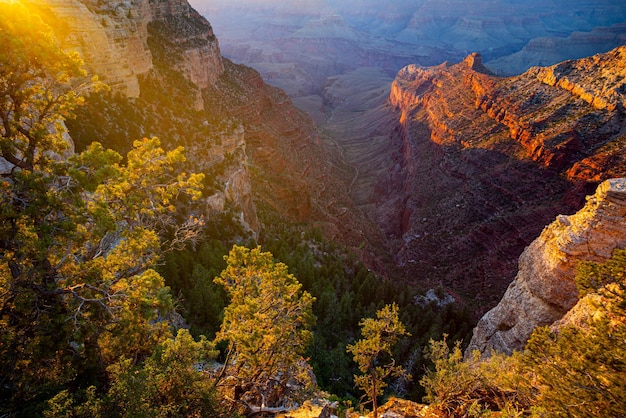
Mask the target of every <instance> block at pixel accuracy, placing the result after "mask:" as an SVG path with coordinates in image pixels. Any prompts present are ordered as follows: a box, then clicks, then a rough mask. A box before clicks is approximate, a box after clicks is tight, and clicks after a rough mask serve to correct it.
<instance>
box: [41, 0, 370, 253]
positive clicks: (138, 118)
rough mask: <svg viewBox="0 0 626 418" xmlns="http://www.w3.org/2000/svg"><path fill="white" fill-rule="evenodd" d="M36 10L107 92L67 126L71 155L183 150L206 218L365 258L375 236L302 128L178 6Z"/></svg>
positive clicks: (331, 160) (302, 118)
mask: <svg viewBox="0 0 626 418" xmlns="http://www.w3.org/2000/svg"><path fill="white" fill-rule="evenodd" d="M33 1H37V2H39V3H38V4H39V5H41V6H40V7H46V8H47V9H48V11H49V12H50V16H54V18H55V19H57V20H58V21H60V22H61V23H62V24H60V25H55V27H57V28H60V27H63V28H64V29H63V31H59V36H60V37H64V39H66V40H67V45H68V47H69V48H73V49H77V50H78V51H79V52H80V53H81V54H82V56H83V58H84V59H85V62H86V64H87V66H88V68H89V69H90V70H91V71H92V72H94V73H96V74H98V75H99V76H100V78H101V79H103V80H104V81H105V82H106V83H108V84H111V85H112V87H113V93H111V94H108V93H101V94H95V95H92V96H91V97H89V99H88V100H87V104H86V106H85V107H84V108H81V109H79V110H78V112H79V117H78V118H77V121H79V122H74V121H69V122H70V123H69V130H70V133H71V135H72V137H73V138H74V139H75V141H76V143H77V148H78V149H80V148H81V147H84V146H85V145H86V144H87V143H89V142H91V141H94V140H97V141H100V142H102V143H103V144H104V145H106V146H109V147H113V148H115V149H118V150H120V151H126V150H127V149H128V147H129V144H130V143H131V142H132V140H133V139H135V138H136V137H141V136H158V137H159V138H161V140H162V141H163V143H164V144H165V145H166V146H173V145H183V146H185V148H186V150H187V155H188V159H189V165H190V169H193V170H195V171H200V172H204V173H206V175H207V180H208V181H207V183H208V184H207V192H208V199H207V206H208V208H209V209H210V210H211V211H217V212H224V213H232V210H233V209H234V216H235V218H238V219H240V220H241V221H242V222H241V223H242V224H243V226H244V227H246V228H248V229H249V230H250V231H251V232H252V234H253V235H254V236H257V237H258V235H259V233H260V232H261V229H262V225H261V223H260V221H259V219H258V217H257V207H258V206H259V205H261V206H263V207H264V208H266V209H270V210H271V211H274V212H276V213H278V214H279V215H280V216H281V217H283V218H284V219H289V220H292V221H294V222H307V223H309V224H313V225H317V226H319V227H320V228H321V229H322V230H323V231H324V232H326V234H327V236H328V237H330V238H337V239H339V240H341V241H342V242H344V243H347V244H348V245H350V246H353V247H355V248H356V250H357V251H359V252H362V253H364V254H368V251H367V249H368V248H370V246H369V244H368V241H369V240H370V237H371V236H377V229H376V228H375V227H373V226H372V225H370V223H369V221H368V220H367V219H366V217H364V216H361V215H360V214H359V212H358V210H356V209H354V206H353V205H352V202H351V201H350V198H349V196H348V193H347V191H346V189H347V186H346V184H345V183H344V180H343V179H344V178H347V177H348V176H347V175H345V171H347V170H348V169H347V168H346V167H345V165H344V164H343V163H342V162H341V161H339V160H338V159H337V158H335V157H334V156H333V155H330V154H329V153H328V152H326V151H324V150H323V149H322V147H321V145H320V144H319V134H318V132H317V130H316V129H315V127H314V125H313V123H312V121H311V119H310V118H309V117H308V116H307V115H306V114H304V113H303V112H301V111H299V110H297V109H296V108H295V107H294V106H293V104H292V102H291V100H290V99H289V98H288V97H287V96H286V95H285V94H284V93H283V92H281V91H279V90H278V89H276V88H273V87H270V86H268V85H266V84H265V83H264V81H263V80H262V78H261V77H260V75H259V73H258V72H256V71H254V70H252V69H251V68H247V67H244V66H239V65H235V64H233V63H232V62H230V61H228V60H224V59H222V57H221V56H220V51H219V46H218V42H217V39H216V38H215V36H214V34H213V31H212V29H211V25H210V24H209V23H208V22H207V20H206V19H205V18H203V17H202V16H200V15H199V14H198V13H197V12H196V11H195V10H194V9H193V8H191V7H190V6H189V4H188V3H187V2H186V1H185V0H163V1H151V0H133V1H128V2H123V3H118V2H111V1H95V0H52V1H51V2H49V3H45V2H44V1H43V0H41V1H40V0H33ZM120 67H121V68H120ZM117 93H122V94H121V95H117ZM229 211H230V212H229ZM364 258H365V259H368V256H367V255H366V256H364ZM369 259H371V260H372V263H374V262H375V261H374V260H373V257H369Z"/></svg>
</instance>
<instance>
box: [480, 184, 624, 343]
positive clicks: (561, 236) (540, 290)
mask: <svg viewBox="0 0 626 418" xmlns="http://www.w3.org/2000/svg"><path fill="white" fill-rule="evenodd" d="M625 246H626V178H620V179H611V180H607V181H605V182H603V183H602V184H600V186H599V187H598V189H597V191H596V193H595V194H594V195H592V196H590V197H589V198H588V200H587V204H586V205H585V207H584V208H583V209H581V210H580V211H578V212H577V213H576V214H574V215H571V216H565V215H560V216H558V217H557V219H556V221H554V222H553V223H552V224H550V225H549V226H548V227H547V228H546V229H544V231H543V232H542V233H541V235H540V236H539V238H537V239H536V240H535V241H533V242H532V244H531V245H529V246H528V248H526V250H524V252H523V253H522V255H521V256H520V259H519V272H518V274H517V276H516V278H515V280H514V281H513V282H512V283H511V285H510V286H509V288H508V289H507V291H506V293H505V294H504V297H503V298H502V300H501V301H500V303H499V304H498V306H496V307H495V308H494V309H492V310H491V311H489V312H488V313H487V314H485V316H483V318H482V319H481V320H480V321H479V323H478V325H477V326H476V328H475V329H474V335H473V337H472V340H471V342H470V345H469V347H468V352H471V351H472V350H479V351H480V352H481V353H483V354H486V355H489V353H490V352H491V350H495V351H499V352H504V353H511V352H512V351H514V350H520V349H522V348H523V347H524V344H525V343H526V341H527V340H528V338H529V337H530V334H531V333H532V331H533V330H534V329H535V328H536V327H538V326H542V325H550V324H552V323H554V322H555V321H558V320H560V319H561V318H563V316H564V315H565V314H566V313H567V312H568V311H569V310H570V309H571V308H572V307H574V306H575V305H576V302H577V301H578V291H577V289H576V284H575V282H574V277H575V274H576V265H577V263H578V262H579V261H582V260H586V261H594V262H602V261H605V260H607V259H608V258H610V256H611V253H612V251H613V250H614V249H616V248H624V247H625Z"/></svg>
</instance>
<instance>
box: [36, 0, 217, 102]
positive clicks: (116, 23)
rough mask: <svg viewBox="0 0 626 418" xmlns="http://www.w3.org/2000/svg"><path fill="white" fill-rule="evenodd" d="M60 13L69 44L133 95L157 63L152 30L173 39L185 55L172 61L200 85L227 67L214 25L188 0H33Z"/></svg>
mask: <svg viewBox="0 0 626 418" xmlns="http://www.w3.org/2000/svg"><path fill="white" fill-rule="evenodd" d="M32 2H33V3H34V4H36V5H38V6H40V7H42V8H48V9H49V10H51V11H52V14H53V15H54V17H55V19H56V20H55V21H54V22H50V23H51V26H53V28H55V29H59V30H58V31H57V33H58V35H59V37H61V38H63V43H64V45H65V46H66V47H67V48H68V49H72V50H76V51H78V52H79V53H80V54H81V56H82V57H83V59H84V60H85V62H86V64H87V66H88V67H89V69H90V70H91V72H92V73H94V74H98V75H99V76H100V77H101V79H102V81H104V82H105V83H107V84H108V85H109V86H111V87H112V88H113V89H114V90H116V91H119V92H120V93H123V94H125V95H127V96H129V97H137V96H139V94H140V87H139V80H138V77H139V76H140V75H142V74H146V73H147V72H149V71H150V70H152V69H153V66H154V62H153V59H154V57H153V54H154V52H153V51H151V49H150V47H149V39H150V37H151V36H154V34H153V33H152V32H154V31H160V32H161V35H162V37H166V38H167V39H168V44H167V45H163V46H164V47H169V48H176V49H177V52H178V54H179V58H178V59H176V60H174V61H173V62H170V64H172V66H173V67H174V68H175V69H177V70H180V71H181V72H182V73H183V74H184V75H185V77H186V78H187V79H188V80H189V81H191V82H192V83H194V84H195V85H196V86H197V87H198V88H206V87H208V86H210V85H212V84H213V83H214V82H215V81H216V80H217V78H218V77H219V76H220V74H221V73H222V72H223V66H222V61H221V53H220V50H219V45H218V42H217V39H216V38H215V35H214V34H213V29H212V28H211V25H210V24H209V23H208V22H207V21H206V20H205V19H202V18H201V17H200V15H199V14H198V13H197V12H196V11H195V10H194V9H193V8H191V6H190V5H189V3H187V1H185V0H172V1H164V2H154V1H149V0H132V1H128V2H107V1H95V0H82V1H81V0H32Z"/></svg>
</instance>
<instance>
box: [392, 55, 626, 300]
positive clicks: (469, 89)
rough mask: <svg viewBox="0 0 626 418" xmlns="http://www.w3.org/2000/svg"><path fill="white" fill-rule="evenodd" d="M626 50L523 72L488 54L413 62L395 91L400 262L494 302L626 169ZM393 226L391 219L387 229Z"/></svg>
mask: <svg viewBox="0 0 626 418" xmlns="http://www.w3.org/2000/svg"><path fill="white" fill-rule="evenodd" d="M625 69H626V47H620V48H618V49H615V50H613V51H611V52H609V53H607V54H600V55H597V56H594V57H590V58H587V59H582V60H578V61H569V62H564V63H562V64H558V65H555V66H553V67H548V68H533V69H531V70H529V71H528V72H526V73H525V74H523V75H521V76H518V77H513V78H497V77H494V76H491V75H488V74H485V72H486V71H485V69H484V67H483V66H482V64H481V62H480V56H479V55H476V54H474V55H472V56H469V57H468V58H467V59H466V60H465V61H464V62H462V63H459V64H456V65H452V66H448V65H446V64H443V65H441V66H438V67H431V68H420V67H417V66H409V67H406V68H404V69H403V70H402V71H401V72H400V73H399V74H398V76H397V78H396V80H395V81H394V83H393V85H392V90H391V94H390V99H391V102H392V104H394V105H395V106H396V108H397V111H398V115H397V117H398V120H399V124H400V126H401V129H402V138H403V142H402V144H399V145H397V146H398V147H399V148H400V149H403V150H405V152H404V153H403V154H402V155H403V158H404V160H403V161H402V162H401V164H403V166H404V167H405V170H406V172H407V173H408V175H407V183H406V193H405V202H406V204H405V205H404V207H403V208H399V210H398V211H397V212H396V213H397V215H396V216H397V219H401V220H402V221H401V223H400V225H399V226H398V225H387V226H386V227H387V229H386V232H387V233H388V234H391V233H394V232H395V231H396V230H397V229H398V227H399V233H400V237H401V239H398V240H396V244H397V246H398V247H397V248H398V258H397V261H398V263H400V264H402V265H404V266H405V268H406V270H407V272H408V275H409V277H411V276H412V277H413V279H414V280H419V281H428V282H431V283H440V284H443V285H444V286H449V287H451V288H453V289H455V290H457V291H460V292H462V293H464V294H466V295H471V296H472V297H474V298H477V299H478V300H482V303H483V306H484V305H485V304H486V305H489V304H490V303H495V302H496V301H497V299H499V295H501V294H502V292H504V289H505V287H506V286H507V285H508V283H509V282H510V280H511V279H512V278H513V276H514V275H515V272H516V270H517V269H516V259H517V257H518V255H519V254H520V253H521V251H522V250H523V248H524V247H525V246H526V245H528V244H529V243H530V241H531V240H532V239H533V238H534V237H536V236H537V235H538V234H539V232H540V231H541V229H542V228H543V226H544V225H546V224H547V223H549V221H550V219H553V218H554V217H555V216H556V215H557V214H558V213H572V212H573V211H575V210H576V209H578V208H580V206H582V198H583V196H584V195H585V194H586V192H589V191H590V189H592V188H593V187H595V185H596V184H597V182H599V181H601V180H603V179H606V178H610V177H620V176H624V174H625V172H624V170H625V167H626V165H625V164H624V161H625V160H624V159H625V155H624V154H625V151H624V141H625V140H626V135H625V133H626V131H625V129H624V128H625V126H624V124H625V117H624V98H625V84H624V71H625ZM383 227H385V226H383Z"/></svg>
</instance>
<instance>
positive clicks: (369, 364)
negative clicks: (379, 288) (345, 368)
mask: <svg viewBox="0 0 626 418" xmlns="http://www.w3.org/2000/svg"><path fill="white" fill-rule="evenodd" d="M360 325H361V334H362V335H363V338H362V339H360V340H358V341H357V342H355V343H354V344H351V345H348V347H347V351H348V352H349V353H351V354H352V355H353V358H354V361H355V362H356V363H357V364H358V366H359V370H360V371H361V373H363V374H362V375H359V376H354V382H355V384H356V385H357V386H358V387H359V388H360V389H361V390H362V391H364V392H365V396H366V397H367V398H368V399H369V400H370V401H371V402H372V404H373V409H374V417H376V416H377V406H378V403H377V398H378V397H379V396H380V395H382V394H383V390H384V389H385V387H386V386H387V383H386V382H385V379H386V378H388V377H390V376H396V377H400V376H405V378H407V379H409V378H410V376H409V375H408V373H406V371H405V370H404V369H403V368H402V367H401V366H396V365H395V360H394V359H393V358H392V357H391V356H392V349H393V346H394V345H395V344H396V343H397V342H398V340H399V339H400V338H401V337H403V336H409V335H410V334H409V333H408V332H407V331H406V328H405V327H404V324H403V323H402V322H401V321H400V319H399V317H398V305H396V304H395V303H393V304H392V305H386V306H385V307H383V308H382V309H381V310H379V311H378V312H376V319H374V318H365V319H362V320H361V322H360Z"/></svg>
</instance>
